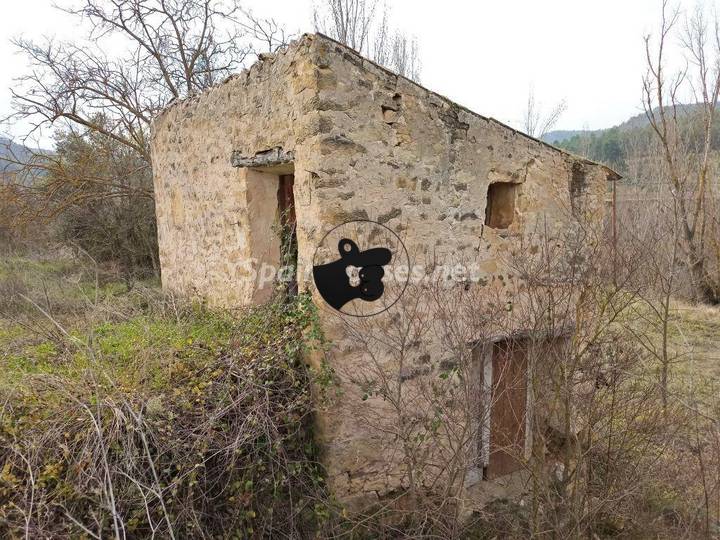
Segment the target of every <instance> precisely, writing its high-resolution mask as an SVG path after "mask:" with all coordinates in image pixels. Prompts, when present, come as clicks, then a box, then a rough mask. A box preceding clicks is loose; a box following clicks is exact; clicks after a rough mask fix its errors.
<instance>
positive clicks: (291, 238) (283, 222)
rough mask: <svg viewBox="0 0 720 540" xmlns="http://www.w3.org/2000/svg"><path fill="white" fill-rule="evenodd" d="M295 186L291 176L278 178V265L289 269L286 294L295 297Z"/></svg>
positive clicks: (286, 276)
mask: <svg viewBox="0 0 720 540" xmlns="http://www.w3.org/2000/svg"><path fill="white" fill-rule="evenodd" d="M294 184H295V176H294V175H292V174H283V175H281V176H280V183H279V185H278V194H277V196H278V211H279V214H280V265H281V267H284V268H287V269H290V272H289V273H287V274H286V275H285V276H284V280H285V283H286V284H287V293H288V295H290V296H295V295H297V293H298V284H297V259H298V247H297V234H296V228H297V225H296V219H295V197H294V195H293V186H294Z"/></svg>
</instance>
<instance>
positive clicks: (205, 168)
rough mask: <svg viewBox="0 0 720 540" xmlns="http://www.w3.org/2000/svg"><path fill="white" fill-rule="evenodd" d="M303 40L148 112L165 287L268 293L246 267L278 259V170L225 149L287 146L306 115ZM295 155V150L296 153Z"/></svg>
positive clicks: (241, 301) (211, 293)
mask: <svg viewBox="0 0 720 540" xmlns="http://www.w3.org/2000/svg"><path fill="white" fill-rule="evenodd" d="M307 45H308V44H307V43H306V42H299V43H297V44H296V46H294V47H293V48H291V49H290V50H288V51H287V52H286V53H285V54H279V55H268V56H265V57H264V59H263V60H262V61H260V62H258V63H256V64H255V65H253V66H252V67H251V68H250V69H249V70H246V71H243V72H242V73H240V74H239V75H237V76H234V77H231V78H230V79H228V80H227V81H226V82H224V83H223V84H221V85H219V86H217V87H215V88H212V89H210V90H208V91H206V92H204V93H203V94H201V95H199V96H197V97H194V98H192V99H189V100H185V101H182V102H179V103H177V104H174V105H171V106H170V107H169V108H168V109H167V110H166V111H165V112H163V114H161V115H160V116H159V117H158V118H156V119H155V122H154V125H153V138H152V159H153V178H154V184H155V204H156V212H157V218H158V237H159V245H160V264H161V268H162V282H163V286H164V287H165V288H166V289H168V290H172V291H176V292H178V293H180V294H183V295H185V296H192V297H196V298H202V299H204V300H206V301H208V302H209V303H211V304H213V305H220V306H237V305H245V304H248V303H251V302H257V301H262V300H264V299H265V298H267V295H268V293H269V291H268V290H263V291H257V290H256V287H255V283H256V281H255V280H254V279H253V278H252V276H253V274H254V272H256V271H257V270H258V268H259V267H260V266H261V265H262V262H263V260H265V261H268V262H276V261H277V258H278V250H279V246H278V241H277V231H273V230H272V229H271V228H270V227H269V226H268V225H269V224H270V223H272V222H273V221H274V220H275V217H276V215H275V214H276V208H277V199H276V197H277V175H276V174H269V173H261V172H258V171H252V170H250V169H242V168H235V167H233V166H232V165H231V155H232V153H233V151H238V152H239V153H241V154H242V155H248V156H253V155H255V154H258V153H261V152H265V151H267V150H270V149H274V148H282V149H284V150H285V151H289V152H292V151H294V149H295V146H296V144H297V141H299V140H300V141H301V140H302V139H303V138H304V137H305V136H306V134H305V133H304V131H305V130H306V129H307V128H308V126H307V122H308V121H309V120H311V116H312V115H310V114H309V113H310V112H311V111H312V106H313V105H312V98H313V96H314V90H313V89H314V86H315V81H314V76H315V68H314V66H312V65H311V64H310V63H309V60H310V57H309V56H308V54H307ZM297 154H298V155H297V159H298V160H299V161H300V162H302V159H303V158H302V152H298V153H297Z"/></svg>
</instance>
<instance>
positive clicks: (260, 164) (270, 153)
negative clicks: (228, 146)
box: [230, 146, 295, 169]
mask: <svg viewBox="0 0 720 540" xmlns="http://www.w3.org/2000/svg"><path fill="white" fill-rule="evenodd" d="M294 159H295V155H294V153H293V152H285V151H284V150H283V149H282V148H281V147H279V146H276V147H275V148H270V149H269V150H263V151H261V152H257V153H256V154H255V155H254V156H243V155H242V153H241V152H240V151H239V150H235V151H233V153H232V156H231V157H230V163H231V164H232V166H233V167H247V168H251V169H266V168H268V167H277V166H278V165H285V164H288V163H292V162H293V160H294Z"/></svg>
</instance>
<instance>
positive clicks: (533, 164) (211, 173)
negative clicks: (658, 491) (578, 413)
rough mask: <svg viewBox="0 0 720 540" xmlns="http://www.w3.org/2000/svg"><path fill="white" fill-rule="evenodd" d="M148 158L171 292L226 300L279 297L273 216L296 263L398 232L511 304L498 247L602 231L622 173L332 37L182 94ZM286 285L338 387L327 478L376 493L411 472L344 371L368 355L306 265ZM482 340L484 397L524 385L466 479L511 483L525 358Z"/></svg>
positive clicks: (157, 127) (493, 418) (417, 256)
mask: <svg viewBox="0 0 720 540" xmlns="http://www.w3.org/2000/svg"><path fill="white" fill-rule="evenodd" d="M152 160H153V173H154V184H155V194H156V209H157V218H158V235H159V245H160V261H161V267H162V282H163V287H164V288H166V289H168V290H170V291H173V292H175V293H178V294H180V295H183V296H186V297H194V298H202V299H204V300H205V301H207V302H208V303H209V304H211V305H215V306H224V307H237V306H246V305H252V304H257V303H261V302H264V301H266V300H267V299H268V298H270V295H271V294H272V291H273V287H272V286H260V283H259V277H258V273H259V272H261V269H262V268H263V265H265V267H268V268H270V267H277V266H279V265H280V264H281V243H282V241H281V236H282V235H281V234H279V233H278V228H279V226H285V227H289V228H291V229H292V230H294V239H293V240H294V242H296V247H295V248H294V249H296V257H297V266H298V269H303V268H305V269H307V268H312V266H313V259H314V257H315V254H316V250H317V248H318V246H319V245H320V243H321V242H322V241H323V238H324V237H325V236H326V235H327V234H328V232H329V231H331V230H333V228H334V227H336V226H338V225H341V224H343V223H346V222H348V221H352V220H372V221H374V222H376V223H377V224H380V225H381V226H383V227H387V229H388V230H390V231H392V232H393V233H395V234H397V235H398V237H400V238H402V243H403V244H404V246H405V248H406V250H407V253H408V258H409V259H410V260H411V262H412V263H416V262H418V261H428V260H430V259H432V261H433V264H435V265H436V264H438V262H439V263H440V264H443V263H444V262H452V261H458V260H463V261H466V262H467V261H469V262H471V263H472V264H474V265H475V268H476V272H477V274H478V279H477V280H476V281H477V282H476V283H475V285H474V286H477V287H486V288H488V289H492V290H493V291H494V292H495V293H496V294H499V295H501V296H502V295H504V296H503V298H506V299H507V300H508V301H512V298H513V294H514V290H515V289H514V286H513V284H512V276H511V275H510V273H509V271H508V269H507V268H506V267H505V266H504V264H503V258H504V256H505V255H507V254H508V253H509V251H510V250H511V249H512V248H513V246H517V245H518V242H519V240H518V239H519V238H521V237H522V235H523V234H524V233H526V232H528V231H531V230H532V228H533V227H535V226H536V225H537V223H538V222H540V221H542V222H543V223H545V225H546V226H548V227H550V228H551V229H553V230H556V229H558V228H563V227H565V226H566V224H567V222H568V220H569V219H571V218H572V216H580V215H582V217H583V219H585V220H586V221H587V222H588V223H591V224H595V225H596V226H597V227H601V226H602V220H603V216H604V208H605V196H606V193H607V185H608V184H607V182H608V180H614V179H616V175H615V173H613V172H612V171H611V170H609V169H607V168H606V167H604V166H602V165H599V164H595V163H592V162H589V161H587V160H584V159H580V158H577V157H575V156H572V155H570V154H567V153H565V152H563V151H561V150H559V149H557V148H554V147H552V146H550V145H548V144H545V143H543V142H541V141H539V140H536V139H533V138H531V137H528V136H527V135H524V134H522V133H519V132H517V131H515V130H513V129H512V128H510V127H508V126H505V125H503V124H502V123H500V122H498V121H496V120H493V119H491V118H486V117H483V116H480V115H478V114H475V113H473V112H471V111H469V110H467V109H464V108H463V107H461V106H459V105H457V104H455V103H453V102H451V101H450V100H448V99H446V98H444V97H442V96H439V95H437V94H435V93H433V92H431V91H429V90H427V89H425V88H423V87H422V86H420V85H418V84H416V83H414V82H412V81H410V80H407V79H405V78H403V77H400V76H397V75H395V74H393V73H391V72H389V71H387V70H385V69H383V68H382V67H380V66H378V65H376V64H374V63H373V62H371V61H369V60H367V59H365V58H363V57H361V56H360V55H359V54H358V53H356V52H355V51H353V50H351V49H349V48H347V47H345V46H343V45H341V44H339V43H337V42H335V41H333V40H331V39H329V38H327V37H325V36H322V35H305V36H303V37H301V38H300V39H298V40H297V41H295V42H293V43H292V44H290V45H289V46H288V47H287V48H286V49H284V50H283V51H281V52H278V53H277V54H273V55H264V56H263V57H262V58H261V59H260V60H259V61H258V62H257V63H256V64H255V65H253V66H252V67H251V68H249V69H247V70H245V71H243V72H242V73H240V74H238V75H236V76H234V77H231V78H230V79H228V80H227V81H225V82H224V83H223V84H221V85H219V86H217V87H214V88H212V89H209V90H207V91H206V92H204V93H202V94H201V95H199V96H196V97H193V98H190V99H187V100H185V101H181V102H177V103H174V104H172V105H171V106H170V107H168V108H167V110H165V111H164V112H163V113H162V114H161V115H160V116H159V117H158V118H157V119H156V120H155V122H154V127H153V138H152ZM367 247H373V246H365V247H363V248H362V249H366V248H367ZM261 277H262V276H261ZM291 280H292V282H293V286H294V288H296V289H297V290H300V291H310V292H311V293H312V294H313V298H314V300H315V301H316V303H317V304H318V306H319V307H320V315H321V319H322V322H323V325H324V329H325V332H326V334H327V336H328V338H329V339H330V340H331V341H332V342H333V343H334V352H333V354H332V355H331V357H330V360H329V361H330V362H331V364H332V366H333V367H334V368H335V369H336V372H337V373H338V374H339V378H340V383H339V384H340V386H341V387H342V391H343V398H342V400H340V403H338V404H336V405H335V406H334V407H333V408H331V409H329V410H323V411H320V413H319V415H318V417H319V418H318V424H319V437H320V439H321V441H322V446H323V450H324V459H325V463H326V466H327V470H328V473H329V477H330V478H329V480H330V484H331V486H332V488H333V490H334V492H335V494H336V495H337V496H338V498H339V499H341V500H345V501H349V502H354V503H357V504H360V505H362V504H367V503H368V502H372V501H373V500H376V499H377V498H382V497H383V496H384V495H386V494H389V493H392V492H395V491H397V490H398V489H400V488H402V487H403V485H404V482H405V479H404V478H403V475H402V474H401V473H399V472H398V465H397V463H395V462H394V458H392V457H391V456H392V455H393V452H392V451H391V450H390V448H392V445H393V441H392V440H386V439H384V438H383V437H382V436H381V435H378V433H377V432H376V431H373V427H374V426H370V425H368V422H367V421H366V420H362V419H361V418H362V414H360V413H359V411H361V410H365V409H361V408H363V407H374V406H376V407H382V404H381V403H380V402H379V401H377V400H375V399H374V398H372V397H371V398H370V399H366V396H363V395H362V394H363V392H362V390H361V389H359V388H357V387H356V386H355V385H353V384H352V383H351V382H350V381H349V380H348V378H347V377H343V375H342V373H344V372H347V371H348V369H349V368H353V367H355V366H359V365H360V364H361V363H362V362H364V360H363V359H362V352H361V351H359V350H358V348H357V347H356V345H355V344H353V343H352V342H351V340H349V339H348V338H347V336H346V334H344V333H343V322H342V321H341V320H339V319H342V317H343V316H342V315H339V314H338V313H337V312H336V311H335V310H333V309H331V308H328V306H327V305H326V303H325V302H323V299H322V298H321V297H320V296H319V295H318V292H317V289H316V286H315V284H314V283H313V279H312V274H311V273H308V272H303V271H301V270H298V271H297V273H296V275H294V276H292V278H291ZM383 317H390V315H389V311H385V312H383V313H380V314H379V315H377V316H376V317H375V318H374V321H375V322H376V323H377V324H378V325H379V326H378V327H379V328H383V325H385V324H388V322H387V320H385V319H383ZM477 351H480V352H477V353H476V356H477V357H478V362H479V363H478V366H479V367H478V373H479V374H478V377H479V379H480V380H481V381H484V382H483V385H482V387H483V388H484V389H485V391H486V392H491V391H492V390H491V387H492V388H495V387H497V386H498V385H501V384H503V381H500V380H498V375H497V374H500V373H506V374H508V373H509V374H510V375H508V377H512V378H513V380H515V381H520V384H518V385H516V386H514V387H513V390H512V391H511V392H507V397H506V398H503V399H500V400H496V401H495V402H494V404H493V406H492V407H493V410H492V411H489V414H488V415H486V417H488V419H487V420H486V421H484V423H483V426H482V430H481V432H482V437H481V440H480V441H479V444H478V462H479V463H480V469H479V471H478V474H477V475H476V478H474V479H469V480H468V484H474V485H476V486H480V488H479V489H480V490H481V491H485V492H488V493H500V492H501V491H502V488H503V487H507V486H509V484H510V482H509V481H507V478H508V477H511V476H513V475H514V474H515V473H516V472H517V470H518V469H519V468H520V467H519V465H518V464H517V463H516V462H515V461H514V460H513V459H512V457H511V456H509V455H507V454H506V453H505V452H503V451H502V448H501V447H502V446H503V445H502V444H501V443H500V440H501V439H503V438H505V439H511V440H512V441H514V442H515V443H517V444H519V445H521V446H522V445H527V444H528V441H527V436H526V435H525V432H526V429H525V422H526V419H525V418H526V416H527V415H526V414H525V413H526V410H525V409H526V407H528V406H530V404H529V403H528V396H527V391H526V388H525V382H524V381H525V378H526V376H527V369H528V360H527V356H526V354H525V353H524V352H523V349H522V347H519V348H512V347H509V346H508V342H507V339H506V338H502V337H500V338H498V339H494V340H492V342H491V343H490V344H489V345H488V346H485V347H482V348H478V349H477ZM416 356H417V358H418V365H420V363H425V364H427V365H430V366H437V365H439V364H440V363H442V362H443V361H445V360H446V359H445V358H443V348H442V346H441V345H440V344H439V343H437V342H436V340H435V342H433V339H432V338H430V337H428V342H427V343H422V344H419V345H418V346H417V354H416ZM423 369H424V368H423ZM428 369H429V368H428ZM418 372H419V373H427V372H428V370H424V371H423V370H420V371H418ZM412 373H415V372H412ZM412 373H411V374H410V375H408V374H407V373H405V372H403V373H398V377H400V378H409V377H411V376H412ZM493 373H495V375H493ZM489 381H493V385H490V384H489ZM506 382H507V381H506ZM506 386H507V385H506ZM483 399H485V398H483V396H480V397H479V398H478V400H479V402H480V404H481V405H482V403H483ZM488 408H489V405H488ZM498 490H500V491H498Z"/></svg>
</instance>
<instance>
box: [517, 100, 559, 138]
mask: <svg viewBox="0 0 720 540" xmlns="http://www.w3.org/2000/svg"><path fill="white" fill-rule="evenodd" d="M566 110H567V103H566V101H565V100H564V99H563V100H562V101H560V102H558V103H557V104H556V105H555V106H554V107H553V108H552V109H550V111H549V112H548V113H547V114H543V112H542V107H541V105H540V103H538V102H536V101H535V91H534V90H533V88H530V91H529V92H528V100H527V108H526V109H525V116H524V118H523V128H524V130H525V133H527V134H528V135H530V136H531V137H535V138H537V139H542V138H543V136H544V135H546V134H547V133H548V132H549V131H550V130H551V129H552V128H553V127H554V126H555V124H557V123H558V120H560V117H561V116H562V115H563V113H564V112H565V111H566Z"/></svg>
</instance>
